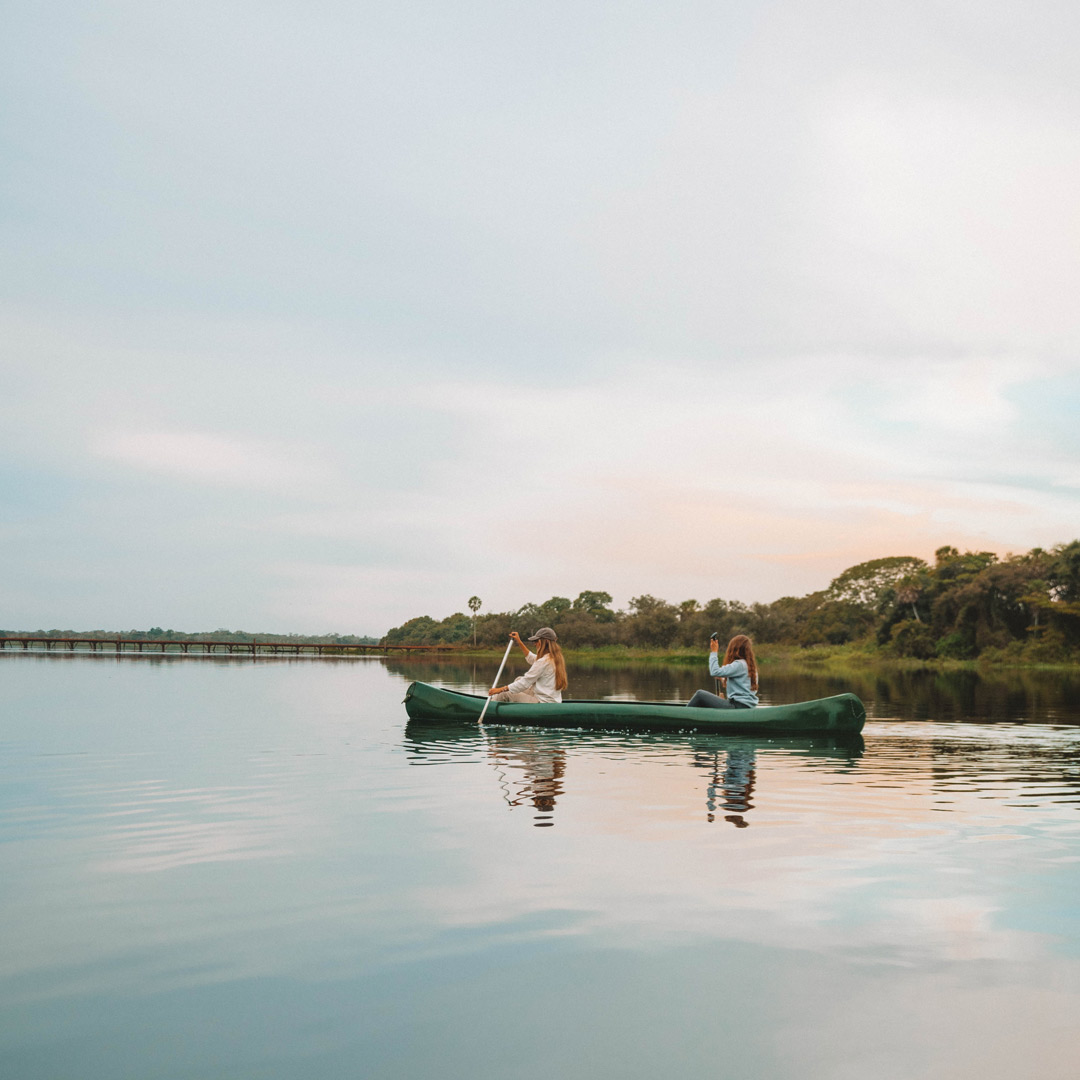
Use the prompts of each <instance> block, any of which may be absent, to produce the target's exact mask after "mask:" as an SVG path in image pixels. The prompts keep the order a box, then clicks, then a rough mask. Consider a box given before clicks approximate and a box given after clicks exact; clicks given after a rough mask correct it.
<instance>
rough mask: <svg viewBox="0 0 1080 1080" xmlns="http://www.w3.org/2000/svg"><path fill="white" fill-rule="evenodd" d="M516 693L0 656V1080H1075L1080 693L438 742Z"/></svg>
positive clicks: (674, 686)
mask: <svg viewBox="0 0 1080 1080" xmlns="http://www.w3.org/2000/svg"><path fill="white" fill-rule="evenodd" d="M520 667H521V665H520V664H519V665H518V668H519V669H520ZM570 674H571V693H572V694H573V696H577V697H604V696H630V695H632V696H642V697H650V698H671V699H685V698H686V697H689V695H690V693H691V692H692V691H693V690H694V689H695V688H697V687H698V686H703V687H710V685H711V682H710V680H709V679H708V678H707V675H706V671H705V662H704V657H703V660H702V669H701V671H700V672H696V671H694V670H693V669H689V668H671V667H659V666H655V665H638V666H631V665H627V666H625V667H613V666H610V665H607V666H600V665H598V666H595V667H585V666H583V665H577V666H576V667H575V666H574V665H571V671H570ZM493 675H494V671H493V670H488V666H487V665H485V664H484V663H483V662H478V665H477V664H473V663H472V662H471V661H470V662H468V663H457V664H453V663H435V662H431V661H424V660H409V661H397V660H383V659H376V658H371V659H350V660H311V659H304V660H270V659H260V660H258V661H257V662H252V661H251V660H250V659H248V660H246V661H245V660H233V659H225V658H217V659H208V658H190V657H189V658H180V657H170V658H167V659H163V658H160V657H159V658H151V657H142V658H134V657H127V658H123V659H120V660H116V659H110V658H106V657H87V656H82V657H80V656H75V657H59V656H57V657H53V656H43V655H37V656H35V655H27V656H21V655H7V656H2V657H0V914H2V916H3V934H2V935H0V1076H2V1077H5V1078H7V1077H11V1078H12V1080H44V1078H49V1080H60V1078H63V1080H72V1078H78V1080H127V1078H131V1080H166V1078H167V1080H209V1078H213V1080H219V1078H220V1080H279V1078H286V1077H290V1078H291V1077H297V1078H299V1077H303V1078H305V1080H308V1078H318V1080H321V1078H339V1077H362V1078H365V1080H367V1078H371V1080H389V1078H395V1080H396V1078H402V1080H404V1078H409V1080H428V1078H431V1080H436V1078H438V1080H457V1078H461V1080H465V1078H469V1080H519V1078H520V1080H541V1078H543V1080H552V1078H559V1080H567V1078H571V1080H576V1078H586V1077H589V1078H596V1077H601V1078H607V1077H612V1078H616V1077H617V1078H643V1080H644V1078H649V1080H653V1078H656V1077H661V1076H673V1077H690V1076H695V1077H697V1076H717V1077H731V1078H739V1080H754V1078H762V1080H765V1078H768V1080H788V1078H792V1080H795V1078H799V1080H807V1078H810V1080H819V1078H820V1080H825V1078H828V1080H847V1078H849V1077H850V1078H852V1080H854V1078H855V1077H858V1078H860V1080H865V1078H866V1077H872V1078H874V1080H892V1078H896V1080H911V1078H913V1077H918V1078H920V1080H927V1078H933V1080H936V1078H942V1080H944V1078H948V1080H965V1078H969V1077H970V1078H972V1080H976V1078H978V1080H996V1078H1002V1080H1005V1078H1008V1080H1016V1078H1017V1077H1035V1078H1037V1080H1056V1078H1062V1080H1064V1078H1068V1080H1073V1078H1074V1077H1075V1076H1077V1075H1078V1074H1080V1035H1078V1031H1077V1029H1078V1026H1080V1025H1078V1022H1077V1020H1078V1017H1080V900H1078V898H1080V726H1078V725H1080V685H1078V682H1077V679H1076V678H1075V677H1073V676H1063V675H1061V674H1037V673H1025V674H1023V675H1021V674H1006V675H1003V676H996V677H994V678H993V679H987V678H983V677H980V676H979V675H978V674H976V673H974V672H963V673H959V674H955V675H948V676H946V675H941V674H934V673H926V672H922V673H902V674H890V675H883V674H880V673H879V674H873V673H870V674H866V673H860V674H857V675H853V676H851V677H850V678H847V677H840V676H836V675H833V676H824V675H822V676H813V675H798V676H796V675H780V674H775V675H774V674H771V673H770V672H769V671H768V670H767V669H766V670H765V671H763V675H762V678H763V685H762V696H763V700H764V701H765V702H766V703H768V702H779V701H791V700H801V699H805V698H810V697H819V696H823V695H825V694H831V693H836V692H839V691H841V690H847V689H852V690H854V691H855V692H856V693H858V694H859V695H860V696H861V697H862V698H863V700H864V701H865V702H866V704H867V708H868V713H869V717H870V719H869V720H868V722H867V725H866V729H865V731H864V733H863V737H862V738H861V739H857V740H854V741H849V742H841V743H837V742H830V741H828V740H814V739H808V738H801V739H790V740H784V739H779V738H774V739H773V740H768V739H756V740H755V739H752V738H746V737H743V738H733V737H727V738H724V737H720V736H692V735H680V736H666V735H665V736H661V735H647V734H644V735H643V734H638V735H629V734H621V735H620V734H601V733H595V734H581V733H575V732H566V731H562V732H559V731H511V730H508V729H502V728H496V727H491V728H487V729H485V730H482V731H481V730H478V729H476V728H469V727H460V726H459V727H450V726H442V725H436V724H419V723H416V722H407V718H406V715H405V710H404V708H403V707H402V705H401V699H402V697H403V696H404V691H405V688H406V686H407V685H408V683H409V682H410V681H411V680H412V679H414V678H419V679H423V680H425V681H434V682H442V683H444V684H446V685H449V686H454V687H459V688H466V689H469V688H471V689H477V690H479V689H480V688H481V686H482V685H483V684H484V683H486V682H488V681H490V679H491V678H492V677H493Z"/></svg>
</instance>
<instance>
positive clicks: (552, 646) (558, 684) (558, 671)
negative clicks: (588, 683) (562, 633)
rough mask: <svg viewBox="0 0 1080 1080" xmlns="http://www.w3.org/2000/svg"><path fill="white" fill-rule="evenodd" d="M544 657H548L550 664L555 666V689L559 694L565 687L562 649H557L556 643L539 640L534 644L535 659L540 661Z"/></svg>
mask: <svg viewBox="0 0 1080 1080" xmlns="http://www.w3.org/2000/svg"><path fill="white" fill-rule="evenodd" d="M545 656H550V657H551V662H552V663H553V664H554V665H555V689H556V690H558V691H559V692H560V693H561V692H562V691H563V690H565V689H566V687H567V682H566V661H565V660H564V659H563V654H562V649H560V648H559V645H558V642H555V641H549V640H548V639H547V638H541V639H540V640H539V641H538V642H537V643H536V659H537V660H540V659H541V658H543V657H545Z"/></svg>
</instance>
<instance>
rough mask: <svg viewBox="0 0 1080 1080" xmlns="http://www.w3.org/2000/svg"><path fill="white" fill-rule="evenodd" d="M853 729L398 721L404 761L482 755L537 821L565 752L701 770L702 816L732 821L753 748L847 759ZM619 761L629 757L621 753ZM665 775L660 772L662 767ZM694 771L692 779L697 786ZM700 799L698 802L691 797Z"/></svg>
mask: <svg viewBox="0 0 1080 1080" xmlns="http://www.w3.org/2000/svg"><path fill="white" fill-rule="evenodd" d="M863 745H864V744H863V740H862V737H861V736H854V737H849V738H843V739H836V738H827V737H821V738H813V737H808V736H792V737H790V738H786V739H783V738H775V737H774V738H772V739H767V738H755V737H753V736H746V735H743V736H737V735H736V736H724V735H712V734H710V735H685V736H680V735H670V734H649V733H633V734H618V733H613V732H611V733H599V732H577V731H574V732H568V731H565V730H548V729H515V728H503V727H497V726H493V725H487V726H485V727H483V728H479V727H476V726H472V725H468V724H444V723H438V722H430V721H425V720H410V721H409V722H408V724H407V725H406V727H405V750H406V753H407V755H408V760H409V763H410V764H413V765H439V764H454V763H460V762H463V761H468V762H470V763H477V762H480V761H483V762H486V763H487V764H489V765H490V766H491V768H492V774H493V777H494V782H493V784H492V787H493V789H494V788H497V789H498V790H499V791H500V792H501V795H502V799H503V801H504V802H505V803H506V804H507V806H508V807H509V808H510V809H514V808H517V807H529V808H531V809H532V810H533V811H534V815H533V823H534V824H535V825H536V826H537V827H540V828H544V827H550V826H552V825H553V824H554V823H555V808H556V806H558V805H559V804H560V803H561V802H563V801H565V798H566V797H568V790H567V776H568V772H569V773H571V774H572V772H573V770H572V769H569V768H568V765H569V761H570V758H571V757H574V756H576V757H578V758H579V760H580V762H581V763H582V764H585V765H586V766H587V765H588V764H589V761H588V759H590V758H591V759H593V761H594V768H593V769H592V770H590V769H588V768H586V769H585V774H586V775H589V774H590V772H595V759H597V758H603V759H605V760H607V761H610V760H611V759H612V758H613V757H614V758H615V760H616V761H618V760H619V759H631V758H633V757H637V758H642V757H644V758H646V759H654V760H655V759H661V760H662V762H663V764H664V765H665V766H670V765H672V764H674V765H680V764H681V765H685V766H687V767H689V769H690V774H689V775H690V776H693V777H700V776H701V774H702V773H704V774H705V785H704V787H705V820H706V821H707V822H710V823H713V822H726V823H728V824H731V825H733V826H734V827H735V828H737V829H745V828H747V827H748V826H749V825H750V821H749V820H748V815H749V813H750V811H751V810H753V809H754V805H755V804H754V798H755V790H756V785H757V765H758V755H759V753H760V752H763V751H764V752H772V753H777V754H783V755H784V756H785V757H793V756H794V757H808V758H832V759H836V760H837V761H838V762H846V763H847V764H848V765H851V766H853V765H854V764H855V762H856V761H857V759H858V758H860V757H861V756H862V753H863ZM627 764H628V765H629V764H631V762H630V761H627ZM665 774H666V775H670V774H667V772H666V770H665ZM700 785H701V781H700V779H698V780H694V781H692V786H693V788H694V789H696V790H698V791H700V790H701V787H700ZM698 805H700V804H698Z"/></svg>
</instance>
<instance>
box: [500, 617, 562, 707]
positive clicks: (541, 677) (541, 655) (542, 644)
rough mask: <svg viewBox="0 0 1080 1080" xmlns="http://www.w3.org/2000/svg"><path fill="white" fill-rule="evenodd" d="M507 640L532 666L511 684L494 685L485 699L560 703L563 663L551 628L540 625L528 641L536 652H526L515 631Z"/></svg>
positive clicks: (560, 651) (560, 650)
mask: <svg viewBox="0 0 1080 1080" xmlns="http://www.w3.org/2000/svg"><path fill="white" fill-rule="evenodd" d="M510 637H511V638H512V639H513V640H514V641H516V642H517V643H518V647H519V648H520V649H521V651H522V652H523V653H524V654H525V657H526V659H527V660H528V661H529V663H530V664H531V665H532V666H531V667H530V668H529V670H528V671H526V672H525V674H524V675H519V676H518V677H517V678H516V679H515V680H514V681H513V682H512V683H508V684H507V685H506V686H493V687H492V688H491V689H490V690H489V691H488V697H490V698H491V699H492V701H510V702H527V703H529V704H531V705H536V704H543V705H548V704H557V703H559V702H561V701H562V692H563V691H564V690H565V689H566V662H565V661H564V660H563V654H562V649H560V648H559V645H558V638H557V637H556V636H555V631H554V630H552V629H551V627H550V626H542V627H541V628H540V629H539V630H537V631H536V633H535V634H533V636H532V637H531V638H529V639H528V640H529V641H535V642H536V652H533V651H532V650H531V649H529V647H528V646H527V645H526V644H525V642H523V641H522V640H521V635H520V634H519V633H518V632H517V631H516V630H514V631H513V632H511V634H510Z"/></svg>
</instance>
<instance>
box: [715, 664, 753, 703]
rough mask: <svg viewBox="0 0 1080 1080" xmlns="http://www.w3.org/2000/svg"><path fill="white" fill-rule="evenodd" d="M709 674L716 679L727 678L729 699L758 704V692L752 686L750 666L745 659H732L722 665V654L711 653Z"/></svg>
mask: <svg viewBox="0 0 1080 1080" xmlns="http://www.w3.org/2000/svg"><path fill="white" fill-rule="evenodd" d="M709 674H710V675H711V676H712V677H713V678H714V679H727V696H728V701H741V702H742V703H743V704H744V705H756V704H757V703H758V699H757V694H755V693H754V691H753V690H752V689H751V688H750V668H749V667H747V664H746V661H745V660H732V661H731V663H730V664H724V665H723V667H721V666H720V654H719V653H714V652H710V653H709Z"/></svg>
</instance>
